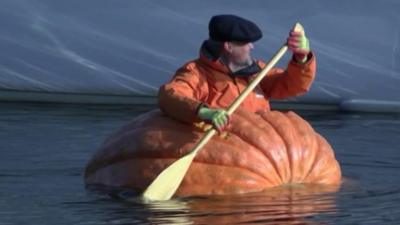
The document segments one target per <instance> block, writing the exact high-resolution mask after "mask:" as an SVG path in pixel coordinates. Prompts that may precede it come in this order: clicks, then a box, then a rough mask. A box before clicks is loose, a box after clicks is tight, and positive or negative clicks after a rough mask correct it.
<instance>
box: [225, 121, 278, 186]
mask: <svg viewBox="0 0 400 225" xmlns="http://www.w3.org/2000/svg"><path fill="white" fill-rule="evenodd" d="M236 116H239V115H236ZM240 117H242V116H240ZM257 127H258V125H257ZM260 130H262V129H260ZM229 132H230V133H231V134H233V135H235V136H237V137H238V138H240V139H241V140H242V141H244V142H246V143H248V144H249V145H250V146H252V147H253V148H254V149H256V150H257V151H259V152H260V153H261V154H262V155H264V156H265V157H266V158H267V159H268V160H269V162H270V164H271V165H272V168H274V170H275V173H276V174H277V175H278V177H279V179H280V180H281V182H282V180H283V179H282V175H281V174H280V173H279V168H278V165H277V163H276V162H275V160H273V159H272V156H270V155H269V154H267V153H266V152H264V151H262V150H261V149H260V148H259V147H258V146H256V145H255V144H253V143H252V141H251V140H250V139H249V138H247V137H245V136H244V137H241V135H239V133H238V132H236V131H234V130H229Z"/></svg>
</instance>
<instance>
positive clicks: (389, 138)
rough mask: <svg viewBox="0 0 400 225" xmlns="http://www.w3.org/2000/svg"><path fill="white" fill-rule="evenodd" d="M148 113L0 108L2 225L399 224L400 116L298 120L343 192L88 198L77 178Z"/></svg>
mask: <svg viewBox="0 0 400 225" xmlns="http://www.w3.org/2000/svg"><path fill="white" fill-rule="evenodd" d="M149 109H150V108H149V107H143V106H136V107H132V106H131V107H122V106H83V105H57V104H52V105H50V104H48V105H43V104H41V105H35V104H13V103H2V104H0V146H1V148H0V225H8V224H52V225H54V224H400V222H399V220H400V203H399V202H400V185H399V184H400V177H399V176H398V174H399V172H398V171H399V168H400V153H398V152H397V151H399V147H398V145H399V143H400V140H399V139H398V136H399V134H400V122H399V121H400V120H399V118H400V116H399V115H394V114H386V115H378V114H342V113H326V112H303V113H302V115H303V117H305V118H306V119H307V120H308V121H310V123H311V124H312V125H313V126H314V128H315V129H316V130H317V131H318V132H320V133H321V134H322V135H323V136H325V137H326V138H327V139H328V140H329V141H330V143H331V144H332V145H333V147H334V149H335V152H336V156H337V158H338V160H339V162H340V163H341V166H342V171H343V175H344V177H345V179H344V183H343V185H342V187H341V189H340V190H339V191H338V192H333V193H322V192H321V188H323V187H318V186H299V187H292V188H289V187H286V188H277V189H273V190H271V191H268V192H265V193H256V194H248V195H241V196H240V195H239V196H225V197H201V198H200V197H197V198H184V199H175V200H171V201H167V202H161V203H144V202H141V201H140V200H139V199H135V198H133V197H132V196H131V195H130V193H129V192H122V193H118V194H116V193H115V194H114V195H112V196H113V197H111V196H109V195H105V194H101V193H97V192H92V191H87V190H85V188H84V184H83V176H82V174H83V169H84V167H85V164H86V162H87V160H88V159H89V158H90V157H91V155H92V154H93V153H94V151H95V150H96V148H98V147H99V146H100V144H101V142H102V141H103V140H104V138H105V137H107V136H108V135H109V134H110V133H111V132H112V131H114V130H115V129H117V128H118V127H120V126H121V125H123V124H124V123H126V122H127V121H129V120H130V119H132V118H134V117H135V116H136V115H138V114H140V113H143V112H145V111H147V110H149Z"/></svg>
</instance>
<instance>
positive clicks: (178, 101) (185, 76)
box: [158, 41, 316, 123]
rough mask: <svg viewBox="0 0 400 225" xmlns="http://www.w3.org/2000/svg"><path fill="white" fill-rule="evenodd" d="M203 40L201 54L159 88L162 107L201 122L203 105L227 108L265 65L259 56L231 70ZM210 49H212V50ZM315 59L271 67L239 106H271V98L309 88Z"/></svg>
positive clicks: (255, 109)
mask: <svg viewBox="0 0 400 225" xmlns="http://www.w3.org/2000/svg"><path fill="white" fill-rule="evenodd" d="M209 44H210V43H207V41H206V42H204V43H203V45H202V47H201V49H200V57H199V58H198V59H196V60H193V61H190V62H188V63H186V64H185V65H183V66H182V67H181V68H179V69H178V70H177V71H176V73H175V75H174V76H173V78H172V80H171V81H170V82H168V83H166V84H164V85H162V86H161V87H160V89H159V93H158V102H159V106H160V109H161V110H162V111H163V112H164V113H165V114H166V115H168V116H170V117H172V118H175V119H177V120H180V121H183V122H188V123H193V122H199V121H200V118H198V116H197V112H198V109H199V106H200V105H203V104H204V105H206V106H208V107H210V108H223V109H226V108H228V107H229V105H230V104H231V103H232V102H233V101H234V100H235V99H236V98H237V97H238V96H239V95H240V93H242V92H243V91H244V89H245V88H246V87H247V86H248V84H249V83H250V82H251V81H252V79H254V78H255V77H256V75H257V74H258V72H259V71H261V69H262V68H263V67H264V66H265V62H263V61H261V60H257V61H255V62H254V63H253V65H251V66H249V67H248V68H245V69H242V70H240V71H237V72H235V73H232V72H231V71H230V70H229V68H228V67H227V66H226V65H225V64H223V63H222V62H221V60H219V59H218V57H215V55H216V54H215V51H214V52H213V51H212V48H209V46H208V45H209ZM210 49H211V50H210ZM315 73H316V59H315V56H314V54H313V53H312V52H310V54H309V55H308V58H307V61H306V62H305V63H303V64H299V63H297V62H295V60H294V59H292V60H291V61H290V62H289V64H288V66H287V69H286V70H284V69H281V68H272V69H271V70H270V72H269V73H268V74H267V76H265V77H264V79H263V80H262V81H261V82H260V84H259V85H258V86H257V87H256V88H255V89H254V90H253V91H252V92H251V93H250V94H249V95H248V96H247V97H246V99H245V100H244V101H243V102H242V104H241V105H240V106H239V107H240V108H242V109H245V110H248V111H251V112H261V111H267V110H270V105H269V99H284V98H288V97H294V96H298V95H301V94H303V93H305V92H307V91H308V90H309V89H310V87H311V84H312V82H313V80H314V78H315Z"/></svg>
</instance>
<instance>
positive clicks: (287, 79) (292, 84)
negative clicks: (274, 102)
mask: <svg viewBox="0 0 400 225" xmlns="http://www.w3.org/2000/svg"><path fill="white" fill-rule="evenodd" d="M315 74H316V59H315V56H314V54H313V53H312V52H310V53H309V54H308V56H307V60H306V61H305V62H304V63H299V62H297V61H296V59H295V58H294V57H293V59H292V60H291V61H290V62H289V65H288V67H287V69H286V70H283V69H279V68H274V69H273V70H271V72H270V73H269V74H268V75H267V76H266V77H265V78H264V79H263V80H262V81H261V83H260V86H261V88H262V89H263V91H264V93H265V95H266V97H268V98H275V99H283V98H288V97H293V96H298V95H301V94H304V93H306V92H307V91H308V90H309V89H310V87H311V84H312V82H313V81H314V78H315Z"/></svg>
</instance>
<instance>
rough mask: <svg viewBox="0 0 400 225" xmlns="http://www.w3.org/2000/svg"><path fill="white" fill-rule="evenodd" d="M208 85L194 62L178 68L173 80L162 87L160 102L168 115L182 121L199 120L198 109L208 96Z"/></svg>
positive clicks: (159, 94)
mask: <svg viewBox="0 0 400 225" xmlns="http://www.w3.org/2000/svg"><path fill="white" fill-rule="evenodd" d="M207 93H208V85H207V80H206V78H205V77H203V76H201V75H200V74H199V72H198V70H197V69H196V65H195V63H194V62H191V63H188V64H186V65H185V66H183V67H182V68H180V69H178V71H177V72H176V73H175V75H174V77H173V78H172V80H171V81H170V82H169V83H167V84H164V85H163V86H161V87H160V89H159V92H158V104H159V106H160V109H161V110H162V111H163V112H164V113H165V114H166V115H168V116H170V117H172V118H174V119H177V120H180V121H182V122H187V123H192V122H198V121H200V119H199V118H198V117H197V110H198V108H199V106H200V104H202V102H203V101H204V100H205V98H207Z"/></svg>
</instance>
